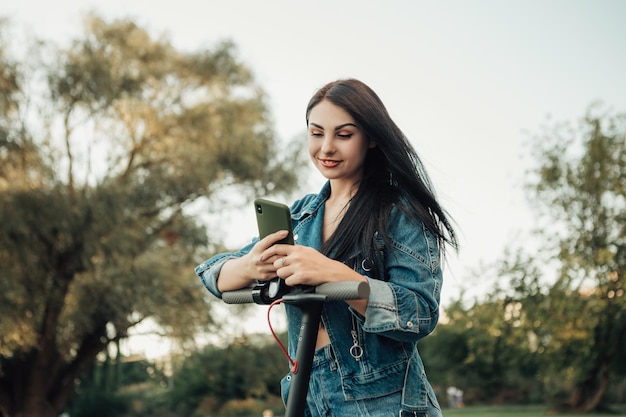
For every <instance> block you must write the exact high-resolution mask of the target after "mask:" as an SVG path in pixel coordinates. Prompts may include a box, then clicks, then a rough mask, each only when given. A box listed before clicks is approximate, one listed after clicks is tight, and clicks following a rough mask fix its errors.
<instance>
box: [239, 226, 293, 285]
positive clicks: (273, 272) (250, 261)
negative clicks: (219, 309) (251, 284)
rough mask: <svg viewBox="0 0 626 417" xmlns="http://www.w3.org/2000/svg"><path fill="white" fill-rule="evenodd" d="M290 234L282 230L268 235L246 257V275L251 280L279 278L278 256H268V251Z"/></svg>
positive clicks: (244, 257)
mask: <svg viewBox="0 0 626 417" xmlns="http://www.w3.org/2000/svg"><path fill="white" fill-rule="evenodd" d="M288 233H289V232H288V231H286V230H280V231H278V232H275V233H272V234H270V235H267V236H266V237H264V238H263V239H261V240H259V241H258V242H257V243H256V244H255V245H254V246H253V247H252V250H251V251H250V252H249V253H248V254H246V255H244V256H243V257H242V259H244V261H245V263H246V271H247V272H246V275H247V276H248V277H250V279H251V280H257V279H258V280H259V281H266V280H268V279H272V278H275V277H277V276H278V274H277V270H278V268H277V267H276V261H277V260H278V258H279V256H278V255H273V256H272V255H269V256H268V255H266V254H265V253H266V252H267V250H268V249H269V248H270V247H272V245H274V243H276V242H278V241H280V240H282V239H284V238H285V237H286V236H287V234H288Z"/></svg>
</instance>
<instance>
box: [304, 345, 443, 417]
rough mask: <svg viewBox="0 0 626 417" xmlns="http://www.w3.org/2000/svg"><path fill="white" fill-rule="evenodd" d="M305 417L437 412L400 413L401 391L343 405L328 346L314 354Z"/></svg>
mask: <svg viewBox="0 0 626 417" xmlns="http://www.w3.org/2000/svg"><path fill="white" fill-rule="evenodd" d="M306 402H307V407H306V408H307V409H306V410H305V416H307V417H345V416H352V417H357V416H359V417H405V416H411V417H439V416H441V411H440V410H438V409H436V408H434V409H433V410H429V412H426V413H424V412H420V413H414V412H407V411H402V391H398V392H395V393H392V394H389V395H385V396H382V397H376V398H368V399H363V400H350V401H346V399H345V397H344V395H343V388H342V386H341V374H340V373H339V369H338V367H337V361H336V359H335V356H334V355H333V351H332V348H331V346H330V345H326V346H324V347H322V348H320V349H317V350H316V351H315V355H314V357H313V365H312V369H311V379H310V382H309V393H308V395H307V399H306Z"/></svg>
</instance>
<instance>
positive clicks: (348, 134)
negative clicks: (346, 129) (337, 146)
mask: <svg viewBox="0 0 626 417" xmlns="http://www.w3.org/2000/svg"><path fill="white" fill-rule="evenodd" d="M337 136H339V137H340V138H342V139H350V138H351V137H352V133H338V134H337Z"/></svg>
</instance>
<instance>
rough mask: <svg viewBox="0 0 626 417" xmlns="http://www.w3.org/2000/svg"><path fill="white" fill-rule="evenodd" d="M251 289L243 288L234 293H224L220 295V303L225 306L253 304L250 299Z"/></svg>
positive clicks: (252, 300)
mask: <svg viewBox="0 0 626 417" xmlns="http://www.w3.org/2000/svg"><path fill="white" fill-rule="evenodd" d="M252 291H253V289H252V288H244V289H241V290H235V291H226V292H223V293H222V301H224V302H225V303H226V304H249V303H254V298H253V297H252Z"/></svg>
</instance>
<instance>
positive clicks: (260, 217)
mask: <svg viewBox="0 0 626 417" xmlns="http://www.w3.org/2000/svg"><path fill="white" fill-rule="evenodd" d="M254 210H255V212H256V222H257V226H258V227H259V239H263V238H264V237H265V236H267V235H269V234H272V233H274V232H277V231H279V230H288V231H289V234H288V235H287V236H286V237H285V238H284V239H282V240H279V241H278V242H276V243H282V244H288V245H293V243H294V242H293V230H292V225H291V212H290V211H289V207H287V206H286V205H284V204H281V203H277V202H275V201H270V200H265V199H263V198H257V199H256V200H254Z"/></svg>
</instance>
